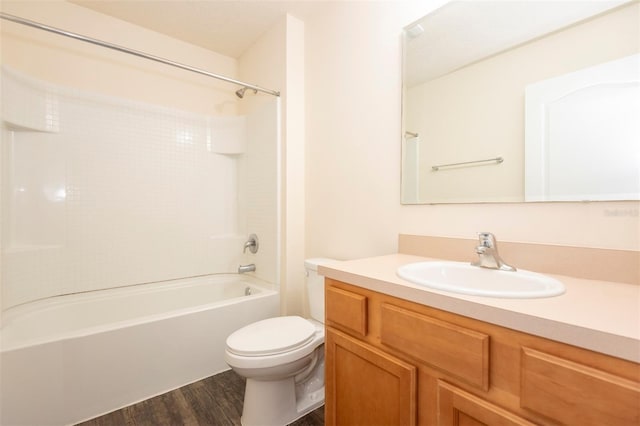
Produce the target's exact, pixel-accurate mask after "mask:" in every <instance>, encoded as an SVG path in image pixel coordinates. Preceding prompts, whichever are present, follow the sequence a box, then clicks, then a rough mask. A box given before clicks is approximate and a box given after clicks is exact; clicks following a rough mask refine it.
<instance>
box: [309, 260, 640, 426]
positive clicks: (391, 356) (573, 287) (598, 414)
mask: <svg viewBox="0 0 640 426" xmlns="http://www.w3.org/2000/svg"><path fill="white" fill-rule="evenodd" d="M420 260H423V261H424V260H435V259H426V258H424V257H417V256H410V255H403V254H398V255H389V256H382V257H378V258H371V259H363V260H357V261H348V262H341V263H337V264H334V265H329V266H327V267H323V268H321V273H323V274H324V275H325V277H326V278H325V295H326V340H325V348H326V349H325V350H326V412H325V419H326V424H327V425H413V424H420V425H429V426H430V425H483V424H484V425H528V424H543V425H555V424H580V425H637V424H638V423H639V422H640V364H638V361H639V359H638V357H640V333H639V331H638V328H639V327H640V326H639V325H638V322H639V321H638V319H639V318H640V317H639V309H640V307H639V306H638V305H639V303H638V301H639V300H640V299H639V298H638V296H639V295H640V293H639V292H638V288H637V286H635V285H631V284H621V283H605V282H601V281H596V280H585V279H576V278H570V277H563V276H562V277H560V279H562V281H563V282H564V284H565V285H566V286H567V292H566V293H565V294H564V295H561V296H557V297H553V298H544V299H529V300H510V299H497V298H482V297H477V296H467V295H456V294H452V293H445V292H441V291H436V290H429V289H425V288H424V287H420V286H419V285H414V284H411V283H409V282H407V281H404V280H402V279H400V278H398V277H397V275H396V274H395V271H396V269H397V267H398V266H401V265H403V264H406V263H410V262H414V261H420ZM605 286H606V289H605ZM605 298H606V302H605V301H604V300H605ZM618 299H619V300H618ZM618 302H619V303H618ZM596 306H598V307H599V309H594V308H595V307H596Z"/></svg>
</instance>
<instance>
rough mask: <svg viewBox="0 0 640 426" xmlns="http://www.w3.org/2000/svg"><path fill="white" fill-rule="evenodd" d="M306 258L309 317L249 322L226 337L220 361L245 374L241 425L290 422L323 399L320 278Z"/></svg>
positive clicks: (271, 425)
mask: <svg viewBox="0 0 640 426" xmlns="http://www.w3.org/2000/svg"><path fill="white" fill-rule="evenodd" d="M329 261H330V259H310V260H307V261H305V268H306V269H307V279H306V283H307V290H308V291H307V294H308V296H309V299H310V300H309V304H310V311H311V318H309V319H305V318H302V317H299V316H283V317H276V318H269V319H266V320H262V321H258V322H255V323H253V324H249V325H247V326H246V327H243V328H241V329H239V330H237V331H235V332H234V333H232V334H231V335H230V336H229V337H228V338H227V344H226V349H225V361H226V362H227V364H229V366H230V367H231V368H232V369H233V370H234V371H235V372H236V373H238V374H239V375H240V376H243V377H245V378H246V387H245V395H244V404H243V408H242V418H241V422H242V425H243V426H257V425H261V426H265V425H268V426H278V425H286V424H289V423H291V422H293V421H295V420H296V419H298V418H300V417H302V416H304V415H305V414H307V413H309V412H311V411H313V410H314V409H316V408H318V407H320V406H322V405H323V404H324V324H323V323H322V321H323V320H324V292H323V289H324V279H323V278H322V276H319V275H317V266H318V265H319V264H323V263H326V262H329Z"/></svg>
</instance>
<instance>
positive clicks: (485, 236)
mask: <svg viewBox="0 0 640 426" xmlns="http://www.w3.org/2000/svg"><path fill="white" fill-rule="evenodd" d="M478 240H479V241H480V245H481V246H483V247H491V248H492V247H495V246H496V237H495V236H494V235H493V234H492V233H491V232H479V233H478Z"/></svg>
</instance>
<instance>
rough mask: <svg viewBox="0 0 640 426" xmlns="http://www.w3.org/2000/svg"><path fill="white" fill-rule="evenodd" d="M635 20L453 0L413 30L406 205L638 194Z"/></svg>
mask: <svg viewBox="0 0 640 426" xmlns="http://www.w3.org/2000/svg"><path fill="white" fill-rule="evenodd" d="M638 16H640V3H638V2H635V1H630V2H629V1H598V2H594V1H551V2H535V1H514V2H504V1H482V0H480V1H454V2H450V3H448V4H446V5H445V6H443V7H442V8H440V9H438V10H436V11H434V12H433V13H431V14H429V15H427V16H425V17H424V18H422V19H420V20H418V21H416V22H414V23H413V24H411V25H409V26H407V27H406V28H405V31H404V40H405V41H404V80H403V117H402V124H403V137H402V140H401V143H402V191H401V193H402V200H401V201H402V203H403V204H436V203H485V202H525V201H527V202H528V201H587V200H589V201H592V200H639V199H640V120H638V117H640V61H639V59H638V58H639V52H640V30H639V19H638Z"/></svg>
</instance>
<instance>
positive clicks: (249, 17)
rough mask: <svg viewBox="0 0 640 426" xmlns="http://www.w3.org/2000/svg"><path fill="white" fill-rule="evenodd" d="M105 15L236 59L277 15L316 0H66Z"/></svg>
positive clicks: (304, 12) (313, 6) (302, 10)
mask: <svg viewBox="0 0 640 426" xmlns="http://www.w3.org/2000/svg"><path fill="white" fill-rule="evenodd" d="M70 1H71V3H75V4H77V5H80V6H83V7H86V8H88V9H91V10H94V11H96V12H99V13H103V14H105V15H109V16H112V17H114V18H117V19H121V20H123V21H127V22H130V23H132V24H135V25H138V26H140V27H143V28H147V29H149V30H152V31H156V32H159V33H162V34H166V35H168V36H171V37H173V38H176V39H178V40H183V41H186V42H188V43H191V44H194V45H196V46H201V47H204V48H206V49H209V50H213V51H215V52H218V53H221V54H223V55H226V56H230V57H232V58H238V57H239V56H240V55H242V53H244V52H245V51H246V50H247V49H248V48H249V47H250V46H251V45H252V44H253V43H254V42H255V41H256V40H258V39H259V38H260V36H262V34H264V33H265V32H266V31H267V30H269V28H271V27H272V26H273V25H274V24H275V23H276V22H277V21H278V20H279V19H280V18H281V17H283V16H284V15H285V14H287V13H289V14H291V15H293V16H295V17H297V18H299V19H302V20H304V18H305V17H307V16H309V15H310V14H312V13H315V12H317V11H318V10H319V9H320V8H322V7H324V6H325V5H326V4H327V3H328V2H326V1H319V0H297V1H294V0H291V1H273V0H234V1H230V0H110V1H105V0H70Z"/></svg>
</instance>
